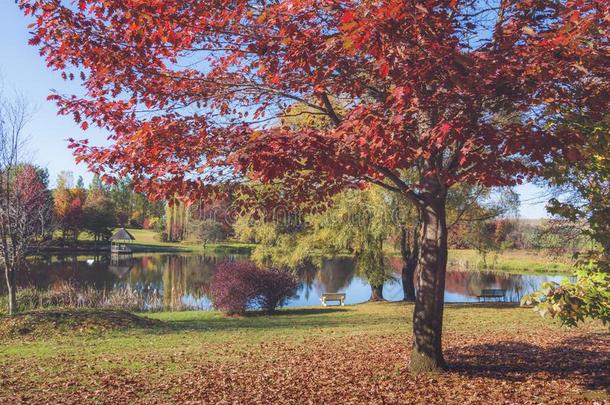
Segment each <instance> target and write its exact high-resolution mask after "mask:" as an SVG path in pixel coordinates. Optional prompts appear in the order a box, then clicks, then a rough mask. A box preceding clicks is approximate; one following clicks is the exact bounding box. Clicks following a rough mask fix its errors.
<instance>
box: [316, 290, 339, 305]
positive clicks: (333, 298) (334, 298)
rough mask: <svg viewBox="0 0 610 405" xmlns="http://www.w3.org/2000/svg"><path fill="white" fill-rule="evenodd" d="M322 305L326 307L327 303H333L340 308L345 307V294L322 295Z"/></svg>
mask: <svg viewBox="0 0 610 405" xmlns="http://www.w3.org/2000/svg"><path fill="white" fill-rule="evenodd" d="M320 301H322V305H324V306H326V305H327V304H328V302H331V301H335V302H338V303H339V304H341V306H344V305H345V293H325V294H322V298H320Z"/></svg>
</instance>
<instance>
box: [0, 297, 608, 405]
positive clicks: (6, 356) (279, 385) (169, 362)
mask: <svg viewBox="0 0 610 405" xmlns="http://www.w3.org/2000/svg"><path fill="white" fill-rule="evenodd" d="M412 309H413V306H412V305H411V304H406V303H367V304H361V305H354V306H346V307H342V308H341V307H335V308H301V309H289V310H288V309H287V310H282V311H280V312H279V313H278V314H276V315H271V316H263V315H256V314H254V315H250V316H247V317H226V316H223V315H222V314H220V313H217V312H176V313H152V314H141V315H140V316H135V315H132V314H128V313H126V312H112V311H75V312H61V311H47V312H33V313H26V314H22V315H20V316H19V317H17V318H13V319H9V318H0V403H58V402H62V403H92V402H93V403H97V402H101V403H163V402H180V403H189V402H190V403H231V402H233V403H271V402H273V403H296V402H298V403H308V402H309V403H330V402H334V401H337V400H341V402H344V403H364V402H371V403H426V404H430V403H461V404H467V403H493V404H500V403H519V404H529V403H531V404H538V403H575V404H576V403H579V404H580V403H608V402H610V371H609V370H610V334H609V333H608V329H607V328H604V327H602V326H601V324H598V323H595V322H587V323H585V324H584V325H582V326H581V327H579V328H576V329H566V328H564V327H561V326H560V325H559V324H557V323H556V322H555V321H551V320H547V319H543V318H541V317H540V316H539V315H537V314H536V313H534V312H533V311H532V310H531V309H528V308H519V307H515V306H510V305H501V304H497V305H496V304H490V305H457V304H455V305H451V304H450V305H448V306H447V309H446V314H445V328H444V331H445V334H444V350H445V355H446V359H447V361H448V363H449V369H448V371H446V372H444V373H440V374H428V375H418V376H415V375H412V374H410V373H409V371H408V367H407V365H408V358H409V353H410V346H411V342H412V339H411V334H410V330H411V316H412Z"/></svg>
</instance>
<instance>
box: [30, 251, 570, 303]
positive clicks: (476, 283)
mask: <svg viewBox="0 0 610 405" xmlns="http://www.w3.org/2000/svg"><path fill="white" fill-rule="evenodd" d="M224 260H247V256H243V255H213V256H207V255H206V256H204V255H197V254H180V255H176V254H151V255H143V256H134V257H128V258H122V259H121V260H111V259H110V258H108V257H105V256H97V257H93V256H86V257H85V256H49V257H39V258H36V259H35V260H33V261H32V262H31V263H30V265H29V269H28V271H26V272H22V273H21V274H20V277H19V284H20V286H21V287H28V286H31V287H37V288H52V287H53V286H54V285H56V284H60V283H65V282H70V283H72V284H74V285H75V286H77V287H91V288H95V289H98V290H104V291H110V290H120V289H130V290H135V291H137V292H138V293H140V294H142V295H143V296H146V295H147V294H150V295H151V297H152V296H155V297H159V296H160V297H162V306H163V308H165V309H167V310H179V309H184V308H196V309H209V308H210V307H211V305H210V302H209V300H208V299H207V297H206V291H208V290H209V287H210V285H209V284H210V280H211V277H212V275H213V274H214V271H215V269H216V266H217V264H218V263H219V262H221V261H224ZM390 265H391V267H392V271H393V272H394V273H395V275H396V277H394V279H393V280H390V281H388V282H387V283H386V284H385V285H384V290H383V294H384V297H385V298H386V299H388V300H390V301H399V300H402V298H403V292H402V285H401V279H400V268H401V266H400V260H399V259H398V258H395V259H393V260H390ZM355 267H356V266H355V262H354V260H353V259H351V258H348V257H341V258H335V259H332V260H325V261H322V264H321V265H320V266H319V267H314V266H309V267H305V268H303V269H300V270H299V271H298V275H299V278H300V280H301V284H300V287H299V290H298V297H296V298H294V299H292V300H291V301H290V302H289V303H288V306H307V305H319V303H320V296H321V295H322V294H323V293H326V292H345V293H346V294H347V297H346V303H347V304H353V303H359V302H364V301H367V300H368V299H369V297H370V294H371V288H370V286H369V285H368V284H367V282H366V280H364V279H363V278H361V277H360V276H358V274H357V273H356V271H355ZM562 278H563V277H561V276H539V275H515V274H505V273H492V272H467V271H452V270H450V271H448V272H447V280H446V290H445V300H446V301H447V302H469V301H477V298H476V296H477V295H478V294H479V293H480V291H481V290H482V289H484V288H501V289H505V290H506V291H507V299H509V300H510V301H519V300H520V299H521V297H522V296H523V295H524V294H527V293H529V292H532V291H534V290H536V289H537V288H538V287H539V286H540V284H541V283H543V282H545V281H549V280H553V281H560V280H561V279H562Z"/></svg>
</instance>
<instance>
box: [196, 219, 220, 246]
mask: <svg viewBox="0 0 610 405" xmlns="http://www.w3.org/2000/svg"><path fill="white" fill-rule="evenodd" d="M198 228H199V229H198V232H197V233H198V235H197V236H198V237H199V239H200V240H201V241H202V242H203V248H204V249H205V247H206V245H207V244H208V243H209V242H218V241H221V240H224V239H225V238H226V237H227V231H226V229H225V227H224V226H222V224H221V223H220V222H218V221H215V220H213V219H204V220H203V221H201V222H200V223H199V226H198Z"/></svg>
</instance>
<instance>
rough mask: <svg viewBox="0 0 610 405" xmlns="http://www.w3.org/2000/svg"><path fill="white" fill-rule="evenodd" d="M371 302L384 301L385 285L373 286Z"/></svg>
mask: <svg viewBox="0 0 610 405" xmlns="http://www.w3.org/2000/svg"><path fill="white" fill-rule="evenodd" d="M369 301H383V284H382V285H372V286H371V299H370V300H369Z"/></svg>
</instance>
